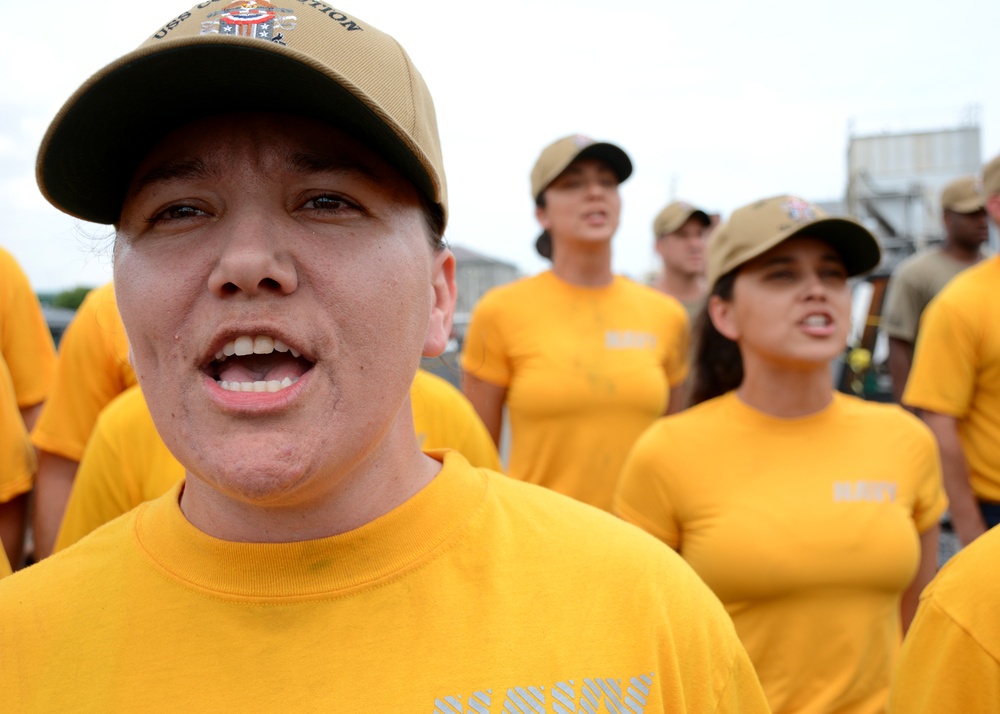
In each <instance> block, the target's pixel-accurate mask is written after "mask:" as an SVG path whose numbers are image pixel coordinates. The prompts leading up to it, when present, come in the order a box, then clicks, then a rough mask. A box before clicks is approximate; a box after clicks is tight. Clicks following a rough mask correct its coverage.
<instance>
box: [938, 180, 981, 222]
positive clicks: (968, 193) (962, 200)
mask: <svg viewBox="0 0 1000 714" xmlns="http://www.w3.org/2000/svg"><path fill="white" fill-rule="evenodd" d="M941 208H943V209H945V210H946V211H954V212H955V213H975V212H976V211H980V210H982V208H983V196H982V194H980V192H979V182H978V181H977V180H976V177H975V176H964V177H962V178H960V179H955V180H954V181H952V182H951V183H949V184H948V185H947V186H945V187H944V189H943V190H942V191H941Z"/></svg>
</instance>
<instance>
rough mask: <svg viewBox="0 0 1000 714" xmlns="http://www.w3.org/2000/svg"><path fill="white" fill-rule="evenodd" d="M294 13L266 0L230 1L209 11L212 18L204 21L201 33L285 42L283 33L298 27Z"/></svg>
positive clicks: (290, 9) (281, 43) (280, 43)
mask: <svg viewBox="0 0 1000 714" xmlns="http://www.w3.org/2000/svg"><path fill="white" fill-rule="evenodd" d="M292 13H294V10H293V9H292V8H286V7H275V6H274V5H273V4H272V3H269V2H265V1H264V0H260V2H251V1H248V0H240V2H233V3H229V4H228V5H226V6H225V7H224V8H222V9H221V10H219V11H218V12H213V13H210V14H209V15H208V17H209V18H210V19H209V20H208V21H207V22H204V23H202V29H201V34H203V35H209V34H220V35H238V36H240V37H253V38H254V39H258V40H267V41H268V42H277V43H278V44H279V45H283V44H285V35H284V32H288V31H290V30H294V29H295V24H296V17H295V15H294V14H292ZM216 18H217V19H216Z"/></svg>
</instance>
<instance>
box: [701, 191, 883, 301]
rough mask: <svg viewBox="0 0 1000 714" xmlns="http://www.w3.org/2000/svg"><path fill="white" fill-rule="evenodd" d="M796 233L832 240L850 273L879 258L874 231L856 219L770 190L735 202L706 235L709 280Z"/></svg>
mask: <svg viewBox="0 0 1000 714" xmlns="http://www.w3.org/2000/svg"><path fill="white" fill-rule="evenodd" d="M797 235H808V236H809V237H812V238H818V239H820V240H822V241H825V242H826V243H829V244H830V245H831V246H833V248H834V249H836V251H837V252H838V253H839V254H840V257H841V259H842V260H843V261H844V267H845V268H847V273H848V275H859V274H861V273H866V272H868V271H869V270H872V269H873V268H875V267H876V266H877V265H878V264H879V261H880V260H881V259H882V253H881V251H880V250H879V246H878V241H877V240H876V239H875V236H873V235H872V234H871V232H870V231H869V230H868V229H867V228H865V227H864V226H862V225H861V224H860V223H858V222H856V221H854V220H852V219H850V218H837V217H833V216H829V215H827V213H826V212H825V211H824V210H823V209H821V208H820V207H819V206H817V205H815V204H812V203H809V202H808V201H805V200H803V199H801V198H797V197H795V196H788V195H783V196H774V197H771V198H764V199H761V200H760V201H756V202H755V203H751V204H749V205H746V206H743V207H742V208H737V209H736V210H735V211H733V214H732V215H731V216H730V217H729V220H728V221H726V222H725V223H723V224H722V225H721V226H719V228H718V229H716V231H715V232H714V233H713V234H712V236H711V238H709V240H708V284H709V285H712V286H714V285H715V283H716V281H718V279H719V278H721V277H722V276H723V275H725V274H727V273H729V272H732V271H733V270H735V269H736V268H738V267H740V266H741V265H743V264H744V263H747V262H749V261H751V260H753V259H754V258H756V257H758V256H760V255H763V254H764V253H766V252H767V251H769V250H770V249H771V248H773V247H775V246H776V245H778V244H779V243H781V242H783V241H786V240H788V239H789V238H792V237H794V236H797Z"/></svg>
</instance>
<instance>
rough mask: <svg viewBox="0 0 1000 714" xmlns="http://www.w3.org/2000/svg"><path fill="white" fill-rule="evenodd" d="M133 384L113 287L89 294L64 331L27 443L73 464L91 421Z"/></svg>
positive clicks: (84, 441) (91, 423) (133, 377)
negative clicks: (48, 386) (51, 379)
mask: <svg viewBox="0 0 1000 714" xmlns="http://www.w3.org/2000/svg"><path fill="white" fill-rule="evenodd" d="M135 384H136V379H135V372H134V371H132V367H131V365H130V364H129V361H128V338H127V337H126V336H125V327H124V325H122V320H121V317H119V315H118V306H117V305H116V304H115V293H114V285H113V284H111V283H108V284H107V285H104V286H103V287H100V288H96V289H95V290H92V291H91V292H90V294H88V295H87V297H86V298H85V299H84V301H83V304H81V305H80V309H79V310H78V311H77V313H76V317H74V318H73V321H72V322H71V323H70V325H69V327H67V328H66V332H65V333H64V334H63V337H62V341H61V342H60V346H59V371H58V373H57V375H56V382H55V386H54V388H53V390H52V395H51V396H50V398H49V400H48V401H47V402H46V403H45V407H44V408H43V409H42V414H41V416H40V417H39V418H38V423H37V424H36V425H35V428H34V429H33V430H32V432H31V440H32V441H33V442H34V444H35V446H37V447H38V448H39V449H41V450H42V451H48V452H50V453H53V454H57V455H59V456H62V457H65V458H67V459H70V460H71V461H79V460H80V459H81V458H82V457H83V449H84V447H85V446H86V445H87V439H88V438H89V437H90V432H91V431H92V430H93V428H94V424H95V423H96V422H97V415H98V414H100V413H101V410H102V409H103V408H104V407H105V406H106V405H107V404H108V402H110V401H111V400H112V399H114V398H115V397H117V396H118V395H119V394H121V393H122V392H124V391H125V390H126V389H128V388H129V387H133V386H135Z"/></svg>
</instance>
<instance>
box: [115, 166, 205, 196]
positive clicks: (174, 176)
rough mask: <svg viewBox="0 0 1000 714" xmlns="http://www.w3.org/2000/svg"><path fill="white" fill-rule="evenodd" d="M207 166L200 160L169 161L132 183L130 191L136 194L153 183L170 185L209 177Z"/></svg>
mask: <svg viewBox="0 0 1000 714" xmlns="http://www.w3.org/2000/svg"><path fill="white" fill-rule="evenodd" d="M209 173H210V171H209V168H208V165H207V164H205V162H204V161H202V160H201V159H184V160H182V161H170V162H168V163H166V164H161V165H159V166H157V167H156V168H153V169H150V170H149V171H147V172H146V173H144V174H143V175H142V176H140V177H139V178H137V179H136V180H135V182H134V185H133V188H132V191H133V192H134V193H138V192H139V191H142V190H143V189H144V188H146V187H147V186H149V185H151V184H154V183H170V182H172V181H183V180H185V179H192V178H202V177H204V176H207V175H209Z"/></svg>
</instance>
